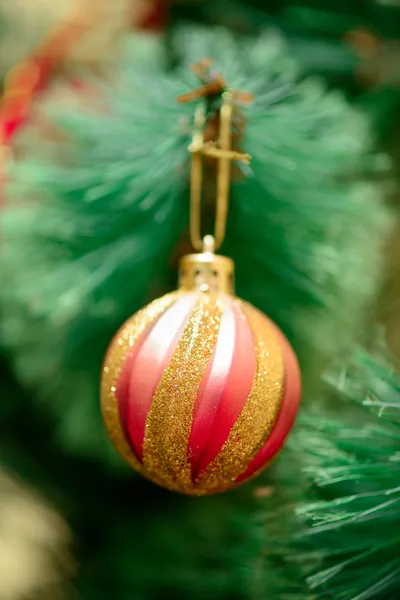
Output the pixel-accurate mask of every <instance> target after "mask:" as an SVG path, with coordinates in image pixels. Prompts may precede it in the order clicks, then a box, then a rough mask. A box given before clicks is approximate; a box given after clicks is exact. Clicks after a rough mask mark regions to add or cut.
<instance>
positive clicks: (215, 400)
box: [188, 299, 256, 478]
mask: <svg viewBox="0 0 400 600" xmlns="http://www.w3.org/2000/svg"><path fill="white" fill-rule="evenodd" d="M211 360H212V362H211V366H210V368H209V369H208V372H207V373H206V375H205V377H204V379H203V382H202V385H201V387H200V389H199V394H198V398H197V402H196V405H195V409H194V415H193V425H192V430H191V435H190V438H189V446H188V453H189V455H190V456H191V458H192V465H193V478H196V477H198V476H199V475H200V474H201V472H202V471H204V469H206V468H207V467H208V465H209V464H210V463H211V461H212V460H214V458H215V457H216V456H217V455H218V454H219V452H220V451H221V449H222V447H223V445H224V443H225V442H226V440H227V439H228V437H229V434H230V432H231V430H232V427H233V426H234V425H235V423H236V420H237V418H238V417H239V415H240V413H241V412H242V409H243V407H244V405H245V403H246V401H247V399H248V397H249V394H250V392H251V389H252V386H253V380H254V375H255V370H256V356H255V350H254V339H253V334H252V332H251V330H250V327H249V325H248V323H247V319H246V317H245V315H244V314H243V313H242V311H241V310H240V308H239V307H238V305H237V304H236V303H234V302H233V301H232V300H231V299H229V304H228V306H227V308H226V311H225V313H224V316H223V318H222V323H221V329H220V332H219V336H218V341H217V346H216V349H215V351H214V354H213V357H212V359H211Z"/></svg>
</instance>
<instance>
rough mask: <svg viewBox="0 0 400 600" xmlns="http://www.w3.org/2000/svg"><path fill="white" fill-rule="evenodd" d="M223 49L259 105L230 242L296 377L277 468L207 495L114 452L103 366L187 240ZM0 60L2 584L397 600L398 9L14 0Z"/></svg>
mask: <svg viewBox="0 0 400 600" xmlns="http://www.w3.org/2000/svg"><path fill="white" fill-rule="evenodd" d="M260 40H262V42H260ZM256 47H257V50H255V48H256ZM208 53H209V54H208ZM209 55H210V56H212V57H213V58H215V61H216V65H217V67H216V68H220V69H221V71H222V72H223V75H224V77H226V79H227V81H230V80H234V81H238V82H240V84H241V85H242V86H243V89H244V90H248V89H250V90H253V89H255V90H258V93H259V97H262V98H264V99H265V101H264V100H263V101H264V104H262V105H260V106H261V108H260V107H259V108H258V110H259V111H264V113H263V114H264V116H265V120H264V121H260V122H261V123H262V125H261V126H260V127H262V129H260V131H259V133H260V135H259V136H258V137H257V136H253V137H252V136H251V122H252V121H251V118H252V113H251V111H250V112H249V115H248V118H247V119H248V127H249V129H248V131H249V135H248V137H246V134H245V135H244V137H243V143H242V145H243V147H244V149H245V150H246V151H249V152H250V153H252V154H253V155H254V156H255V160H256V167H257V169H258V172H259V173H262V177H260V178H259V179H258V180H257V179H255V178H253V179H252V174H251V173H244V174H242V175H241V177H239V178H238V181H234V184H233V188H234V189H233V191H232V198H233V200H232V212H231V215H230V219H231V220H230V222H229V225H228V230H229V232H230V233H229V235H228V237H227V240H226V245H225V247H224V250H225V252H226V253H227V254H229V255H231V256H234V257H235V259H236V263H237V268H238V289H239V292H240V295H241V296H242V297H244V298H245V299H247V300H250V301H252V302H253V303H254V304H255V305H256V306H258V307H260V308H261V309H262V310H264V312H266V313H267V314H269V315H270V316H271V317H272V318H273V319H274V320H275V321H277V323H278V324H279V325H280V326H281V328H282V329H283V331H284V332H285V333H286V335H288V337H289V338H290V340H291V342H292V343H293V345H294V347H295V349H296V352H297V353H298V356H299V359H300V364H301V368H302V371H303V374H304V386H305V388H304V397H303V408H302V410H301V412H300V416H299V418H298V421H297V424H296V427H295V431H294V433H293V435H292V436H291V438H290V441H289V443H288V445H287V447H286V448H285V449H284V450H283V451H282V453H281V454H280V456H279V458H278V459H277V461H276V463H275V465H274V466H273V468H272V469H270V470H268V472H267V473H266V474H265V475H263V476H262V477H261V479H259V480H257V481H255V482H254V483H251V484H249V485H248V486H245V487H243V488H242V489H239V490H237V491H234V492H229V493H227V494H225V495H221V496H215V497H209V498H199V499H192V498H186V497H183V496H178V495H175V494H173V493H170V492H167V491H165V490H162V489H159V488H157V487H156V486H154V485H152V484H151V483H149V482H146V481H144V480H143V479H142V478H139V477H138V476H137V475H135V474H133V473H132V472H131V471H130V470H129V469H128V468H127V467H125V466H124V465H123V464H121V461H120V459H119V458H118V456H117V455H116V453H115V452H114V450H113V449H112V447H111V445H110V443H109V441H108V440H107V438H106V434H105V432H104V429H103V427H102V423H101V417H100V410H99V404H98V379H99V373H100V367H101V360H102V356H103V354H104V351H105V349H106V347H107V343H108V341H109V340H110V338H111V336H112V334H113V332H114V331H115V330H116V328H117V327H118V326H119V325H120V324H121V323H122V322H123V320H124V319H125V318H126V317H127V316H129V315H130V314H131V313H132V312H134V311H135V310H137V309H138V308H139V307H140V306H142V305H143V304H145V303H147V302H148V301H149V300H151V299H153V298H155V297H157V296H160V295H161V294H162V293H164V292H166V291H169V290H171V289H174V286H175V281H176V274H177V257H178V256H180V255H181V254H183V253H184V252H185V251H187V250H190V245H189V241H188V234H187V224H188V212H187V211H188V206H187V203H188V198H189V196H188V161H187V157H186V155H185V153H184V151H183V150H184V148H185V144H186V142H187V140H186V139H184V138H183V139H181V138H179V136H178V134H177V133H176V130H179V126H178V125H179V124H180V123H182V122H184V119H185V118H186V119H188V114H189V113H190V110H191V108H190V107H188V106H186V107H184V108H182V107H181V106H179V105H176V106H174V105H173V102H172V100H173V98H174V97H176V96H177V95H178V93H177V90H181V88H182V89H186V88H184V85H186V75H185V73H186V72H188V71H190V66H191V65H192V64H193V62H194V61H195V60H196V59H197V60H200V59H202V58H207V57H208V56H209ZM0 78H1V85H2V100H1V103H0V127H1V130H0V131H1V141H2V153H1V163H0V169H1V171H0V177H1V197H0V287H1V290H0V346H1V376H0V386H1V387H0V397H1V402H0V600H25V599H26V600H58V599H63V600H64V599H66V600H75V599H82V600H102V599H103V598H104V599H106V598H109V597H110V596H111V595H112V596H113V597H115V598H116V599H117V600H125V599H126V600H133V599H135V600H153V599H154V600H158V599H165V598H172V599H176V600H180V599H181V598H182V599H186V598H192V599H193V600H200V599H203V598H204V599H212V598H214V599H216V600H264V599H265V600H267V599H269V600H323V599H324V600H325V599H331V600H371V599H374V600H377V599H382V600H397V599H398V598H400V536H399V530H400V527H399V523H400V508H399V507H400V491H399V488H398V481H399V474H400V472H399V471H400V467H399V452H400V429H399V427H400V425H399V423H400V418H399V414H400V412H399V407H400V380H399V377H398V372H397V369H398V365H399V360H400V242H399V239H400V238H399V210H400V193H399V185H398V184H399V177H400V2H399V1H398V0H363V1H361V0H354V1H351V2H346V1H344V0H343V1H338V0H336V1H335V2H334V1H332V0H330V1H328V0H319V1H314V2H312V1H309V2H307V1H301V0H298V1H297V2H291V1H289V0H287V1H284V0H273V1H272V0H271V1H270V2H263V1H261V0H259V1H257V0H242V1H241V0H214V1H208V0H176V1H174V0H171V1H165V2H164V1H162V0H159V1H157V0H80V1H79V2H78V1H77V0H59V1H58V2H57V3H56V2H50V1H49V0H13V2H10V1H9V0H1V1H0ZM182 86H183V87H182ZM282 89H283V90H284V92H283V93H282ZM271 90H272V92H274V90H275V93H276V94H277V95H278V96H279V102H280V103H281V104H280V107H281V108H282V110H278V111H277V112H274V102H273V100H269V99H268V98H270V97H271V96H268V94H267V91H268V92H269V93H272V92H271ZM263 94H265V96H263ZM256 95H257V93H255V96H256ZM164 99H168V101H169V100H171V99H172V100H171V102H172V104H171V103H170V104H168V102H167V100H166V101H165V102H164ZM171 106H172V108H171ZM258 114H260V113H258ZM168 119H172V121H173V123H176V127H175V129H174V127H172V128H171V127H167V126H166V123H169V122H170V121H169V120H168ZM182 119H183V121H182ZM179 135H180V133H179ZM181 137H182V136H181ZM246 144H248V145H246ZM168 146H169V147H174V148H175V147H176V148H178V150H179V149H181V150H182V151H181V152H180V154H179V153H178V152H177V154H176V155H175V154H174V155H173V159H172V158H171V159H170V158H169V157H168V156H167V154H168V153H167V151H166V149H165V148H166V147H168ZM178 154H179V156H178ZM171 155H172V154H171ZM180 156H183V157H184V158H179V157H180ZM164 159H165V160H164ZM169 160H170V162H168V161H169ZM173 160H175V161H176V162H173ZM161 163H162V164H163V165H167V167H166V168H165V169H164V171H163V172H162V173H161V167H159V169H158V170H157V165H160V164H161ZM168 165H170V168H168ZM177 165H178V166H179V168H178V169H176V168H175V167H176V166H177ZM256 167H255V169H256ZM143 190H144V191H143ZM169 192H171V193H169ZM211 196H212V190H211ZM143 197H144V198H146V199H147V200H148V201H147V203H146V202H144V201H143ZM207 210H208V211H209V213H210V214H212V201H210V203H209V204H208V205H207ZM243 248H246V251H244V250H243Z"/></svg>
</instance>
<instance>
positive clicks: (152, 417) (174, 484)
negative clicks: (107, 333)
mask: <svg viewBox="0 0 400 600" xmlns="http://www.w3.org/2000/svg"><path fill="white" fill-rule="evenodd" d="M232 282H233V262H232V261H231V260H230V259H228V258H226V257H222V256H216V255H214V254H212V253H209V252H206V253H203V254H193V255H188V256H186V257H184V258H183V260H182V263H181V278H180V288H179V289H178V290H177V291H175V292H172V293H170V294H167V295H166V296H163V297H162V298H159V299H157V300H155V301H154V302H152V303H151V304H149V305H148V306H146V307H145V308H143V309H142V310H140V311H139V312H138V313H136V314H134V315H133V316H132V317H131V318H130V319H128V320H127V321H126V323H125V324H124V325H123V326H122V327H121V329H120V330H119V331H118V333H117V334H116V336H115V337H114V339H113V340H112V342H111V344H110V347H109V349H108V351H107V354H106V358H105V361H104V365H103V372H102V382H101V402H102V414H103V419H104V422H105V426H106V429H107V431H108V434H109V436H110V438H111V441H112V442H113V444H114V445H115V447H116V449H117V450H118V452H119V453H120V454H121V456H122V457H123V458H124V459H125V460H126V461H127V462H128V463H129V464H130V465H131V466H132V467H133V468H134V469H135V470H136V471H138V472H139V473H141V474H142V475H144V476H146V477H147V478H148V479H150V480H151V481H153V482H154V483H156V484H159V485H161V486H164V487H166V488H168V489H170V490H173V491H176V492H182V493H186V494H193V495H202V494H212V493H217V492H223V491H225V490H228V489H230V488H233V487H236V486H237V485H239V484H241V483H242V482H244V481H246V480H247V479H249V478H250V477H253V476H255V475H257V474H259V473H260V472H261V471H262V470H263V469H264V468H265V467H266V466H267V465H268V464H269V463H270V461H271V460H272V458H273V457H274V455H275V454H276V453H277V452H278V450H279V449H280V448H281V446H282V444H283V442H284V440H285V438H286V436H287V435H288V433H289V431H290V429H291V427H292V425H293V423H294V420H295V416H296V413H297V410H298V405H299V400H300V387H301V384H300V371H299V367H298V363H297V359H296V356H295V354H294V351H293V350H292V348H291V346H290V344H289V342H288V341H287V339H286V338H285V336H284V335H283V333H282V332H281V331H280V330H279V329H278V327H277V326H276V325H275V324H274V323H273V322H272V321H271V320H270V319H268V318H267V317H266V316H265V315H264V314H262V313H261V312H259V311H258V310H257V309H255V308H254V307H253V306H251V305H250V304H248V303H246V302H244V301H242V300H239V299H238V298H236V297H235V296H234V295H233V294H232V291H233V290H232V288H233V283H232Z"/></svg>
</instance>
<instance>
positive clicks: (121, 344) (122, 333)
mask: <svg viewBox="0 0 400 600" xmlns="http://www.w3.org/2000/svg"><path fill="white" fill-rule="evenodd" d="M182 295H183V294H182V292H180V291H176V292H172V293H171V294H167V295H166V296H163V297H162V298H158V299H157V300H154V302H151V304H149V305H148V306H146V307H145V308H143V309H142V310H140V311H139V312H137V313H135V314H134V315H133V316H132V317H130V319H128V320H127V321H126V322H125V323H124V324H123V325H122V327H121V328H120V330H119V331H118V332H117V334H116V335H115V337H114V340H113V341H112V343H111V345H110V347H109V349H108V352H107V356H106V360H105V362H104V366H103V371H102V377H101V390H100V395H101V412H102V415H103V420H104V424H105V427H106V430H107V433H108V435H109V436H110V439H111V441H112V443H113V444H114V446H115V448H116V450H117V451H118V452H119V454H120V455H121V456H122V458H124V459H125V460H126V462H127V463H128V464H129V465H130V466H131V467H132V468H133V469H135V470H136V471H139V472H140V473H143V467H142V465H141V463H140V462H139V460H138V459H137V458H136V456H135V455H134V454H133V452H132V450H131V449H130V447H129V444H128V443H127V441H126V439H125V434H124V431H123V429H122V425H121V420H120V416H119V410H118V401H117V398H116V395H115V392H116V385H117V381H118V379H119V376H120V374H121V370H122V366H123V363H124V359H125V357H126V354H127V352H128V350H129V348H130V347H131V346H133V345H134V343H135V342H136V341H137V339H138V338H139V336H140V335H141V334H142V333H143V332H144V331H145V329H146V328H147V327H148V326H149V325H150V324H151V323H152V322H153V321H154V320H155V319H157V318H158V317H159V316H160V315H162V314H163V313H164V312H165V311H166V310H167V308H169V307H170V306H171V305H172V304H173V303H174V302H176V301H177V300H178V299H179V298H180V297H181V296H182Z"/></svg>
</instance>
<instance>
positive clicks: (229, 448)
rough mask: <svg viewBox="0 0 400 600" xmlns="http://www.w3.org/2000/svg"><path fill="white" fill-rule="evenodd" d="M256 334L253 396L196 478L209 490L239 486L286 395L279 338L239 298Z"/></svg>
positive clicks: (199, 485) (262, 318) (250, 307)
mask: <svg viewBox="0 0 400 600" xmlns="http://www.w3.org/2000/svg"><path fill="white" fill-rule="evenodd" d="M236 302H238V304H239V308H240V309H241V310H242V311H243V312H244V314H245V316H246V318H247V321H248V323H249V326H250V329H251V331H252V333H253V336H254V344H255V353H256V372H255V376H254V381H253V387H252V390H251V392H250V395H249V397H248V399H247V401H246V403H245V405H244V407H243V410H242V412H241V413H240V415H239V417H238V419H237V421H236V423H235V425H234V426H233V428H232V430H231V432H230V434H229V437H228V439H227V440H226V442H225V444H224V445H223V447H222V449H221V451H220V453H219V454H218V455H217V456H216V457H215V459H214V460H213V461H212V462H211V464H210V465H209V466H208V467H207V469H205V471H204V472H203V473H202V474H201V475H200V477H199V478H198V480H197V481H196V485H197V486H198V487H199V488H201V489H202V490H203V492H205V493H212V492H218V491H223V490H224V489H229V488H231V487H235V479H236V477H238V476H239V475H240V474H241V473H243V472H244V471H245V470H246V468H247V466H248V464H249V463H250V461H251V460H252V459H253V458H254V456H255V455H256V454H257V452H259V450H261V448H262V447H263V445H264V443H265V441H266V440H267V439H268V436H269V435H270V433H271V431H272V428H273V427H274V425H275V422H276V419H277V416H278V413H279V409H280V406H281V403H282V397H283V383H284V363H283V354H282V350H281V347H280V344H279V340H278V337H277V335H276V333H275V332H274V330H273V329H272V327H271V326H270V324H269V322H268V321H267V319H266V318H265V317H264V315H263V314H262V313H260V312H259V311H257V310H256V309H255V308H254V307H252V306H251V305H250V304H247V303H245V302H241V301H239V300H237V301H236Z"/></svg>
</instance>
